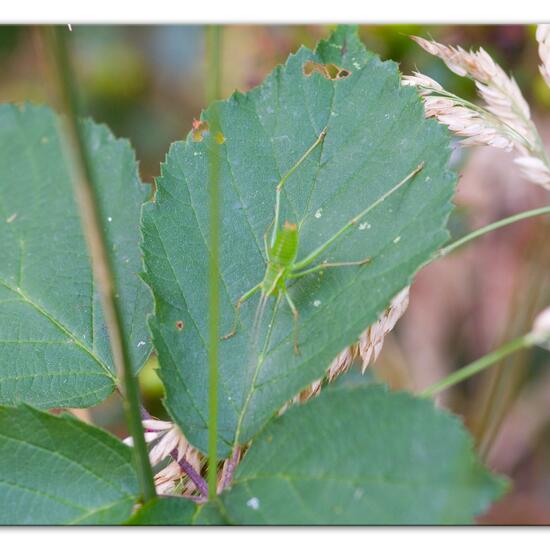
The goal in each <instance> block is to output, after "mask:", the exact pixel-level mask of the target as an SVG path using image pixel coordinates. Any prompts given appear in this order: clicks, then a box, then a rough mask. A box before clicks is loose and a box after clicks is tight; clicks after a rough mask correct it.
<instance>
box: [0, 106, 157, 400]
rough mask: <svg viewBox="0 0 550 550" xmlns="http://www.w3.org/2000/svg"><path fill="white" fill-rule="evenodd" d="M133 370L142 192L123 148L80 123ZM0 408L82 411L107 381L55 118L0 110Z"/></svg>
mask: <svg viewBox="0 0 550 550" xmlns="http://www.w3.org/2000/svg"><path fill="white" fill-rule="evenodd" d="M83 125H84V134H85V137H86V142H87V147H88V151H89V154H90V157H91V160H92V168H93V170H94V174H95V180H96V182H97V186H98V187H97V191H98V195H99V199H100V211H101V216H102V218H103V221H104V224H105V228H106V234H107V239H108V244H109V249H110V252H111V258H112V261H113V266H114V270H115V276H116V282H117V285H118V290H119V295H120V300H121V302H122V311H123V317H124V324H125V326H124V329H125V332H126V335H127V336H128V339H129V342H130V346H131V351H132V356H133V361H134V364H135V365H136V367H138V368H139V367H140V366H141V365H142V364H143V362H144V361H145V359H146V358H147V356H148V354H149V352H150V343H149V340H150V338H149V336H148V331H147V325H146V315H147V313H148V312H149V311H151V310H152V303H151V302H152V300H151V296H150V291H149V289H148V288H147V287H146V285H144V284H143V283H142V281H141V280H140V279H139V277H138V276H137V274H138V273H139V272H140V271H141V254H140V250H139V217H140V208H141V204H142V202H143V201H144V199H145V196H146V193H147V187H146V186H145V185H142V184H141V182H140V180H139V176H138V174H137V164H136V160H135V157H134V153H133V151H132V149H131V148H130V146H129V144H128V142H127V141H124V140H116V139H114V138H113V136H112V134H111V133H110V132H109V130H108V129H107V128H106V127H105V126H98V125H95V124H93V123H92V122H90V121H86V122H84V123H83ZM0 258H2V260H1V261H0V402H1V403H7V404H14V403H18V402H22V401H23V402H27V403H32V404H34V405H36V406H39V407H44V408H46V407H54V406H72V407H86V406H89V405H93V404H95V403H97V402H99V401H101V400H102V399H104V398H105V397H106V396H107V395H108V394H109V393H111V391H112V390H113V387H114V384H115V374H114V369H113V365H112V360H111V353H110V348H109V341H108V337H107V333H106V329H105V322H104V318H103V313H102V310H101V305H100V301H99V295H98V292H97V289H96V287H95V285H94V283H93V279H92V271H91V267H90V262H89V259H88V254H87V250H86V244H85V241H84V237H83V233H82V230H81V227H80V220H79V217H78V212H77V208H76V205H75V202H74V199H73V190H72V185H71V180H70V178H69V171H68V168H67V164H66V162H65V159H64V156H63V152H62V149H61V144H60V131H59V125H58V118H57V116H56V115H55V114H54V113H53V112H52V111H51V110H50V109H48V108H45V107H35V106H31V105H25V106H23V107H17V106H13V105H3V106H0Z"/></svg>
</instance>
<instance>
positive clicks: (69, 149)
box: [44, 27, 156, 502]
mask: <svg viewBox="0 0 550 550" xmlns="http://www.w3.org/2000/svg"><path fill="white" fill-rule="evenodd" d="M67 32H69V31H68V29H66V28H65V27H46V28H45V29H44V37H45V41H46V43H47V44H48V46H49V49H50V51H51V56H50V58H51V61H50V63H51V69H52V73H53V76H54V79H55V83H56V87H57V95H58V100H59V104H60V107H61V108H62V110H63V111H64V113H65V115H66V118H65V120H64V124H63V130H64V132H63V133H64V136H63V137H64V142H65V143H64V145H65V154H66V156H67V159H68V161H69V164H70V166H71V170H72V181H73V186H74V192H75V196H76V202H77V204H78V208H79V211H80V218H81V223H82V227H83V231H84V234H85V236H86V241H87V243H88V248H89V252H90V256H91V260H92V268H93V272H94V279H95V282H96V284H97V286H98V288H99V293H100V296H101V303H102V307H103V311H104V314H105V322H106V325H107V332H108V334H109V342H110V345H111V352H112V356H113V362H114V364H115V367H116V370H117V374H118V377H119V380H121V381H122V390H123V391H122V394H123V402H124V410H125V413H126V418H127V421H128V427H129V431H130V434H131V436H132V438H133V441H134V446H133V449H134V461H135V467H136V471H137V474H138V479H139V483H140V487H141V493H142V498H143V501H144V502H147V501H149V500H151V499H153V498H154V497H155V496H156V492H155V484H154V481H153V472H152V468H151V464H150V462H149V457H148V454H147V446H146V444H145V438H144V435H143V429H142V426H141V414H140V400H139V389H138V384H137V380H136V377H135V376H134V374H133V372H134V371H133V369H132V364H131V356H130V353H129V350H128V342H127V339H126V338H125V336H126V335H125V334H124V328H123V322H122V314H121V310H120V304H119V302H118V300H117V298H116V296H117V291H116V283H115V279H114V276H113V269H112V265H111V261H110V258H109V254H108V252H107V246H106V238H105V232H104V230H103V227H102V225H101V222H100V219H101V218H100V215H99V205H98V204H99V203H98V200H97V195H96V186H95V185H94V177H93V171H92V169H91V162H90V159H89V157H88V154H87V151H86V147H85V144H84V136H83V135H82V126H81V125H80V124H79V122H78V119H77V114H78V102H77V92H76V86H75V82H74V80H73V77H72V70H71V66H70V60H69V55H68V52H67V45H66V42H65V33H67Z"/></svg>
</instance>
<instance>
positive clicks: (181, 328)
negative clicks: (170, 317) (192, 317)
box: [176, 321, 185, 330]
mask: <svg viewBox="0 0 550 550" xmlns="http://www.w3.org/2000/svg"><path fill="white" fill-rule="evenodd" d="M184 326H185V323H184V322H183V321H176V328H177V329H178V330H183V327H184Z"/></svg>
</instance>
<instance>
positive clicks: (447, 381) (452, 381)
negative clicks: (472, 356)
mask: <svg viewBox="0 0 550 550" xmlns="http://www.w3.org/2000/svg"><path fill="white" fill-rule="evenodd" d="M532 345H534V341H533V338H532V337H531V335H529V334H527V335H525V336H520V337H519V338H515V339H514V340H511V341H510V342H507V343H506V344H504V345H503V346H501V347H500V348H498V349H496V350H494V351H492V352H491V353H488V354H487V355H484V356H483V357H480V358H479V359H477V360H476V361H474V362H473V363H470V364H469V365H466V366H465V367H462V368H461V369H458V370H457V371H455V372H453V373H452V374H450V375H449V376H447V377H445V378H444V379H443V380H439V381H438V382H436V383H435V384H432V385H431V386H429V387H428V388H426V389H425V390H423V391H422V392H421V393H420V396H421V397H433V396H434V395H435V394H437V393H439V392H442V391H443V390H446V389H448V388H450V387H451V386H454V385H456V384H458V383H459V382H463V381H464V380H467V379H468V378H470V377H472V376H474V375H475V374H478V373H480V372H481V371H483V370H485V369H486V368H488V367H490V366H492V365H494V364H495V363H497V362H498V361H501V360H502V359H504V358H505V357H508V356H509V355H511V354H512V353H515V352H517V351H519V350H522V349H525V348H528V347H531V346H532Z"/></svg>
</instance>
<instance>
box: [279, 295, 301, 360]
mask: <svg viewBox="0 0 550 550" xmlns="http://www.w3.org/2000/svg"><path fill="white" fill-rule="evenodd" d="M281 292H282V293H283V294H284V296H285V298H286V301H287V302H288V305H289V307H290V311H292V317H293V319H292V334H293V338H294V353H295V354H296V355H300V348H299V347H298V318H299V317H300V312H299V311H298V308H297V307H296V305H295V304H294V302H293V301H292V298H291V297H290V294H289V293H288V290H287V289H286V287H282V289H281Z"/></svg>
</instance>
